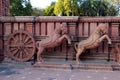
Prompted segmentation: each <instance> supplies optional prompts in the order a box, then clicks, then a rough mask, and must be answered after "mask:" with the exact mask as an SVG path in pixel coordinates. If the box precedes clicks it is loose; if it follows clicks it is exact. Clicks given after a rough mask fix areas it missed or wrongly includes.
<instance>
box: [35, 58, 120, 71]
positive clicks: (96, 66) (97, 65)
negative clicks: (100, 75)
mask: <svg viewBox="0 0 120 80" xmlns="http://www.w3.org/2000/svg"><path fill="white" fill-rule="evenodd" d="M33 67H37V68H56V69H84V70H111V71H115V70H117V71H120V65H119V64H118V63H115V62H107V61H102V60H101V61H99V62H97V61H96V62H95V61H93V62H92V61H88V62H84V61H82V62H81V63H80V64H76V63H75V62H73V61H66V62H62V61H59V62H58V61H57V62H54V61H53V62H51V61H50V62H43V63H36V64H34V65H33Z"/></svg>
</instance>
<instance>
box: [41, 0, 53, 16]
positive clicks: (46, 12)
mask: <svg viewBox="0 0 120 80" xmlns="http://www.w3.org/2000/svg"><path fill="white" fill-rule="evenodd" d="M54 7H55V2H52V3H51V5H50V6H47V7H46V9H45V10H44V11H43V15H44V16H55V14H54V13H53V12H54Z"/></svg>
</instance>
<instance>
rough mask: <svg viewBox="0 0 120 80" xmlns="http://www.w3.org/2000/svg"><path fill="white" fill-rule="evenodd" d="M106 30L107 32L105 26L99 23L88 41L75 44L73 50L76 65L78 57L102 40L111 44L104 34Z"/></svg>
mask: <svg viewBox="0 0 120 80" xmlns="http://www.w3.org/2000/svg"><path fill="white" fill-rule="evenodd" d="M106 30H107V25H106V24H104V23H101V24H99V25H98V27H97V28H96V29H95V30H94V32H93V33H92V34H91V35H90V37H89V38H88V39H86V40H83V41H81V42H79V43H76V44H75V49H76V51H77V53H76V62H77V64H79V56H80V55H81V54H82V52H83V51H85V50H86V49H91V48H95V47H97V46H98V45H99V43H101V42H102V41H103V40H104V39H107V41H108V44H111V39H110V38H109V37H108V35H107V34H106Z"/></svg>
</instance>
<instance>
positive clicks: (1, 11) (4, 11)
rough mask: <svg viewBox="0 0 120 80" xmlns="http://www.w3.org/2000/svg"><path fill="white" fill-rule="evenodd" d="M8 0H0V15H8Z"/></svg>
mask: <svg viewBox="0 0 120 80" xmlns="http://www.w3.org/2000/svg"><path fill="white" fill-rule="evenodd" d="M9 7H10V0H0V16H9V15H10V10H9Z"/></svg>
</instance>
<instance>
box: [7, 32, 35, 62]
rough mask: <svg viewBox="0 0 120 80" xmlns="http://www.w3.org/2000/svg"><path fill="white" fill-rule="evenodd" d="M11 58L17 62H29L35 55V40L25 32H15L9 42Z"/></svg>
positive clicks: (8, 47)
mask: <svg viewBox="0 0 120 80" xmlns="http://www.w3.org/2000/svg"><path fill="white" fill-rule="evenodd" d="M7 49H8V54H9V56H10V57H11V58H12V59H14V60H17V61H28V60H29V59H31V58H32V57H33V55H34V53H35V40H34V39H33V37H32V36H31V35H30V34H29V33H27V32H26V31H23V30H18V31H15V32H14V33H13V34H11V35H10V37H9V39H8V42H7Z"/></svg>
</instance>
